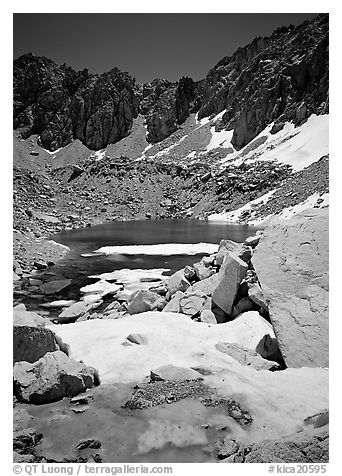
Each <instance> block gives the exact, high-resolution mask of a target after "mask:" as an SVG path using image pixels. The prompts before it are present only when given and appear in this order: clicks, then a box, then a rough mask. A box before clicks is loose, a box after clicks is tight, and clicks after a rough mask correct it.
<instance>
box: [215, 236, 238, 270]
mask: <svg viewBox="0 0 342 476" xmlns="http://www.w3.org/2000/svg"><path fill="white" fill-rule="evenodd" d="M240 246H241V245H240V243H236V242H235V241H232V240H221V241H220V244H219V250H218V252H217V254H216V264H217V265H218V266H221V265H222V263H223V260H224V258H225V257H226V255H227V253H234V252H235V253H237V252H238V250H239V248H240Z"/></svg>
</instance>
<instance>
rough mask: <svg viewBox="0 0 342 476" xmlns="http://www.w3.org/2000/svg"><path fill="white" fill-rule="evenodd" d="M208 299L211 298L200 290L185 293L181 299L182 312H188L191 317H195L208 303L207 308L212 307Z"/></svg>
mask: <svg viewBox="0 0 342 476" xmlns="http://www.w3.org/2000/svg"><path fill="white" fill-rule="evenodd" d="M208 299H210V298H208V296H206V295H205V294H203V293H202V292H200V291H194V292H192V293H185V294H184V296H182V297H181V298H180V300H179V308H180V312H182V313H183V314H187V315H188V316H190V317H194V316H195V315H196V314H199V313H200V312H201V311H202V310H203V309H205V307H206V304H207V308H208V307H211V306H209V303H207V301H208ZM210 304H211V302H210Z"/></svg>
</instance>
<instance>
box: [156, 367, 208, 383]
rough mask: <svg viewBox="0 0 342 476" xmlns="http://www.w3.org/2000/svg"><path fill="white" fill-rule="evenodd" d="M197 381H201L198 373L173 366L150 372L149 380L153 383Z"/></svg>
mask: <svg viewBox="0 0 342 476" xmlns="http://www.w3.org/2000/svg"><path fill="white" fill-rule="evenodd" d="M198 379H201V380H203V377H202V375H201V374H200V373H199V372H196V371H195V370H192V369H187V368H185V367H176V366H175V365H163V366H162V367H158V368H157V369H154V370H151V380H153V381H163V380H166V381H170V382H184V381H185V380H198Z"/></svg>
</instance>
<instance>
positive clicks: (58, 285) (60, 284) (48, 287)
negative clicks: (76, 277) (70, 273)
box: [40, 279, 71, 294]
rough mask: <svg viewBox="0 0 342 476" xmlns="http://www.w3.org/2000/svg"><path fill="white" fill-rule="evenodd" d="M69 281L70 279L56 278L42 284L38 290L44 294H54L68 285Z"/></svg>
mask: <svg viewBox="0 0 342 476" xmlns="http://www.w3.org/2000/svg"><path fill="white" fill-rule="evenodd" d="M70 283H71V279H56V280H54V281H49V282H47V283H44V284H42V285H41V286H40V290H41V291H42V292H43V293H44V294H56V293H59V292H60V291H62V289H65V288H66V287H68V286H69V284H70Z"/></svg>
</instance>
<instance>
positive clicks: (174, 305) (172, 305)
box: [163, 291, 184, 312]
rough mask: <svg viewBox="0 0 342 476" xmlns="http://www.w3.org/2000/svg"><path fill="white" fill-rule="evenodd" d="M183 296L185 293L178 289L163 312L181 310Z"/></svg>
mask: <svg viewBox="0 0 342 476" xmlns="http://www.w3.org/2000/svg"><path fill="white" fill-rule="evenodd" d="M183 296H184V293H182V291H176V292H175V294H174V295H173V296H172V297H171V300H170V301H169V302H168V303H167V304H166V306H165V307H164V309H163V312H180V306H179V301H180V300H181V298H182V297H183Z"/></svg>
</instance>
